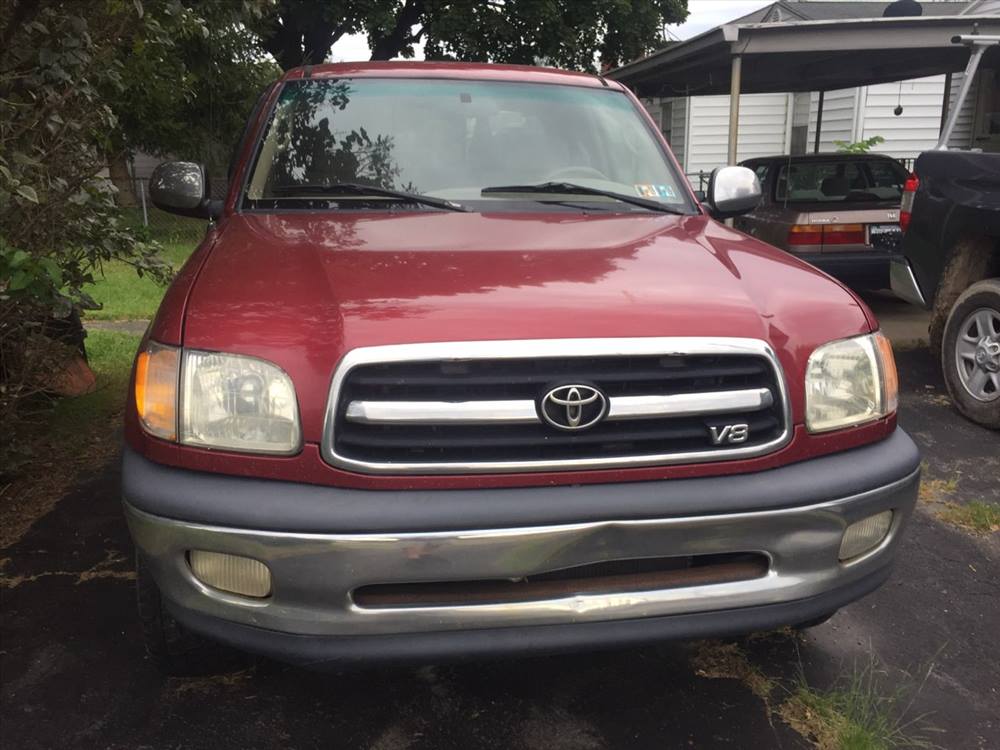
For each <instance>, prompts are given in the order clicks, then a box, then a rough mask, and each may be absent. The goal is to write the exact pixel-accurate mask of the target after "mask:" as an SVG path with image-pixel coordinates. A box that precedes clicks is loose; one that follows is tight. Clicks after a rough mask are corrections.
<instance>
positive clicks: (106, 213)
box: [0, 0, 168, 465]
mask: <svg viewBox="0 0 1000 750" xmlns="http://www.w3.org/2000/svg"><path fill="white" fill-rule="evenodd" d="M148 21H149V19H144V17H143V13H142V5H141V4H140V3H139V2H137V1H136V0H104V1H103V2H101V3H90V4H82V3H76V2H69V1H67V0H19V1H18V2H14V1H13V0H11V1H9V2H6V3H3V4H0V42H2V44H0V433H2V434H3V442H2V443H0V463H3V464H5V465H9V460H8V459H9V458H10V457H11V456H12V455H13V452H14V451H15V450H16V445H17V441H18V432H17V429H15V425H16V423H17V422H18V419H19V418H20V417H21V416H23V413H24V410H25V409H26V408H27V409H28V410H29V411H30V406H29V405H30V404H32V403H36V402H37V398H35V397H37V396H38V395H39V394H40V393H41V392H43V391H45V390H46V387H47V385H48V383H49V382H50V381H51V380H52V378H53V376H54V375H55V374H56V373H58V372H59V371H60V368H61V367H65V365H66V362H67V360H68V359H70V358H73V357H76V356H78V354H77V351H78V348H79V347H80V346H81V344H82V331H81V330H80V327H79V322H78V317H77V316H76V312H75V311H76V310H77V309H79V308H80V307H88V306H91V305H92V304H93V302H92V300H90V299H89V298H88V297H87V295H86V294H85V293H84V292H83V291H82V287H83V285H84V284H86V283H88V282H91V281H93V280H94V274H95V273H96V272H97V271H99V269H100V267H101V264H102V263H104V262H107V261H109V260H112V259H117V260H119V261H121V262H125V263H129V264H131V265H132V266H134V267H135V268H136V269H137V270H138V271H139V272H140V273H149V274H152V275H153V276H154V277H159V278H165V276H166V273H167V271H168V269H167V268H166V266H165V265H164V264H163V263H162V262H161V261H159V259H158V258H157V255H156V253H157V247H156V246H155V245H152V244H145V243H140V242H137V241H136V239H135V237H134V236H133V234H132V233H131V232H130V231H129V229H128V228H127V226H126V225H125V223H124V222H123V221H122V219H121V217H120V215H119V210H118V207H117V205H116V201H115V190H114V187H113V186H112V185H111V183H110V182H109V181H108V180H107V178H105V177H104V176H103V174H102V172H103V170H104V168H105V166H106V164H107V161H108V153H109V150H110V149H111V148H112V144H113V139H112V137H111V135H112V134H113V133H114V132H115V131H116V128H117V127H118V119H117V117H116V116H115V114H114V111H113V109H112V107H111V105H110V103H109V97H110V96H112V95H113V92H118V91H121V90H122V86H123V76H122V73H123V64H122V61H121V59H120V56H119V55H118V46H119V44H120V40H122V39H137V38H142V37H143V36H144V35H148V34H152V33H159V32H158V31H157V29H156V27H155V26H153V25H151V24H150V23H149V22H148ZM67 341H68V342H69V343H70V345H69V346H67V345H66V342H67Z"/></svg>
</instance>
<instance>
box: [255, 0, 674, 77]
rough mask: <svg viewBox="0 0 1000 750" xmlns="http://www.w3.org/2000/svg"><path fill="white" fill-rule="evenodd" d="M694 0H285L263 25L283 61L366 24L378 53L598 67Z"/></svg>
mask: <svg viewBox="0 0 1000 750" xmlns="http://www.w3.org/2000/svg"><path fill="white" fill-rule="evenodd" d="M686 17H687V0H503V2H500V1H499V0H494V1H492V2H481V1H480V0H381V1H380V0H277V2H276V4H275V5H274V6H273V9H272V10H271V12H269V13H266V14H264V16H263V17H262V18H261V21H260V23H259V24H258V26H257V30H258V32H259V33H260V35H261V44H262V46H263V48H264V49H265V50H267V51H268V52H270V53H271V54H272V55H273V56H274V58H275V59H276V60H277V61H278V63H279V64H280V65H281V67H282V68H284V69H286V70H287V69H289V68H293V67H295V66H298V65H303V64H312V63H318V62H322V61H323V60H324V59H325V58H326V56H327V54H329V51H330V47H331V46H332V45H333V44H334V43H335V42H336V41H337V40H338V39H340V38H341V37H342V36H343V35H344V34H352V33H358V32H362V31H363V32H365V33H366V34H367V35H368V42H369V45H370V46H371V49H372V59H373V60H389V59H392V58H394V57H405V58H411V57H413V55H414V45H415V44H417V43H419V42H420V41H423V42H424V43H425V48H424V53H425V55H426V57H427V59H429V60H445V59H459V60H472V61H486V62H498V63H520V64H525V65H532V64H536V63H537V62H539V61H543V62H545V63H546V64H550V65H555V66H558V67H565V68H573V69H577V70H586V71H594V70H595V68H596V65H597V62H598V60H597V58H598V57H599V62H600V65H602V66H615V65H619V64H621V63H623V62H627V61H629V60H632V59H634V58H636V57H639V56H641V55H643V54H645V53H647V52H649V51H650V50H652V49H654V48H655V47H657V46H658V45H659V44H660V43H661V30H662V27H663V25H664V24H668V23H679V22H681V21H683V20H684V19H685V18H686Z"/></svg>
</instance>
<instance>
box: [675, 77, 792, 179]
mask: <svg viewBox="0 0 1000 750" xmlns="http://www.w3.org/2000/svg"><path fill="white" fill-rule="evenodd" d="M688 101H689V104H688V106H689V107H690V108H691V117H690V120H689V123H690V132H687V133H686V142H685V157H686V158H685V159H684V164H685V170H686V171H687V172H689V173H695V172H700V171H711V170H712V169H714V168H715V167H718V166H722V165H724V164H726V162H727V154H728V143H729V97H728V96H701V97H692V98H691V99H690V100H688ZM790 106H791V104H790V97H789V96H788V95H787V94H746V95H744V96H741V97H740V123H739V128H740V129H739V141H738V142H737V159H738V160H739V161H742V160H744V159H752V158H754V157H757V156H770V155H772V154H775V153H781V152H783V151H784V150H785V139H786V136H787V129H788V128H787V124H788V116H789V107H790Z"/></svg>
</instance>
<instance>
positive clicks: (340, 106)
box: [246, 78, 693, 210]
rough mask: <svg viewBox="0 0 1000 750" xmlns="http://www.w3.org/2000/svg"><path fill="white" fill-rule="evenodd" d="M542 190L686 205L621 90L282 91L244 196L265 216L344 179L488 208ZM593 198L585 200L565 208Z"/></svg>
mask: <svg viewBox="0 0 1000 750" xmlns="http://www.w3.org/2000/svg"><path fill="white" fill-rule="evenodd" d="M548 181H552V182H571V183H576V184H580V185H585V186H588V187H592V188H598V189H601V190H605V191H613V192H617V193H627V194H628V195H635V196H639V197H644V198H649V199H653V200H657V201H660V202H663V203H669V204H675V205H677V206H678V207H679V208H681V209H685V208H693V207H692V206H691V205H690V204H689V198H688V196H687V195H686V190H684V189H682V187H681V186H682V185H683V182H682V178H680V176H679V175H678V174H677V173H676V171H675V169H674V168H673V165H672V164H671V163H670V162H669V160H668V159H667V157H666V154H665V152H664V149H663V148H662V146H661V145H660V144H659V143H658V142H657V140H656V138H655V136H654V134H653V132H652V130H651V128H650V127H649V126H648V125H647V123H646V122H645V121H644V120H643V118H642V116H641V115H640V114H639V112H638V110H637V108H636V107H635V105H634V104H633V103H632V101H631V100H630V99H629V98H628V97H627V96H626V95H625V94H623V93H622V92H620V91H615V90H613V89H596V88H587V87H582V86H565V85H552V84H533V83H514V82H499V81H474V80H469V81H466V80H443V79H388V78H386V79H363V78H357V79H339V80H330V79H313V80H305V81H291V82H289V83H287V84H285V86H284V87H283V89H282V91H281V93H280V95H279V97H278V101H277V104H276V106H275V109H274V112H273V114H272V116H271V121H270V123H269V125H268V128H267V131H266V133H265V135H264V137H263V139H262V141H261V144H260V146H259V148H258V153H257V159H256V163H255V165H254V168H253V170H252V172H251V177H250V180H249V183H248V184H247V189H246V198H247V204H248V205H249V206H251V207H253V206H258V207H270V206H273V205H275V203H276V202H277V201H283V200H292V201H294V188H296V187H305V186H315V185H330V184H334V183H345V182H349V183H360V184H364V185H372V186H377V187H382V188H388V189H394V190H403V191H407V192H411V193H421V194H425V195H430V196H434V197H438V198H445V199H449V200H455V201H461V202H463V203H468V202H474V201H483V202H484V203H488V204H490V206H491V207H492V206H494V205H502V204H503V202H504V199H503V198H502V197H500V196H490V195H486V196H483V195H481V192H480V191H481V190H482V189H483V188H485V187H490V186H497V185H512V184H518V185H525V184H537V183H542V182H548ZM290 191H291V193H292V195H293V197H292V198H289V197H288V196H289V194H290ZM599 200H601V199H600V198H598V197H594V196H584V195H580V196H574V197H573V199H572V204H574V205H575V204H578V203H587V202H593V201H599ZM605 200H606V199H605ZM613 205H615V206H616V207H618V206H622V205H623V204H618V203H615V204H613ZM623 210H628V207H627V206H626V207H625V208H624V209H623Z"/></svg>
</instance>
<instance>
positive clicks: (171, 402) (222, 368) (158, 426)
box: [135, 342, 301, 454]
mask: <svg viewBox="0 0 1000 750" xmlns="http://www.w3.org/2000/svg"><path fill="white" fill-rule="evenodd" d="M178 371H179V376H178ZM178 384H179V385H180V388H179V389H178ZM135 403H136V410H137V411H138V413H139V421H140V423H141V424H142V426H143V428H144V429H145V430H146V431H147V432H148V433H150V434H151V435H155V436H156V437H159V438H163V439H164V440H171V441H177V442H180V443H182V444H184V445H196V446H202V447H205V448H225V449H228V450H234V451H248V452H252V453H284V454H288V453H295V452H296V451H297V450H298V449H299V447H300V444H301V439H300V436H301V428H300V427H299V411H298V405H297V403H296V401H295V389H294V387H293V386H292V381H291V378H289V377H288V375H287V374H286V373H285V372H284V371H283V370H281V368H279V367H278V366H276V365H273V364H271V363H270V362H265V361H263V360H260V359H255V358H253V357H244V356H241V355H237V354H219V353H216V352H201V351H192V350H186V349H185V350H182V349H178V348H175V347H170V346H163V345H162V344H157V343H154V342H150V344H149V346H148V347H147V348H146V349H145V350H144V351H142V352H140V353H139V356H138V358H137V359H136V372H135ZM178 404H180V408H179V409H178ZM178 413H179V414H180V419H179V420H178ZM178 421H179V422H180V424H179V425H178Z"/></svg>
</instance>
